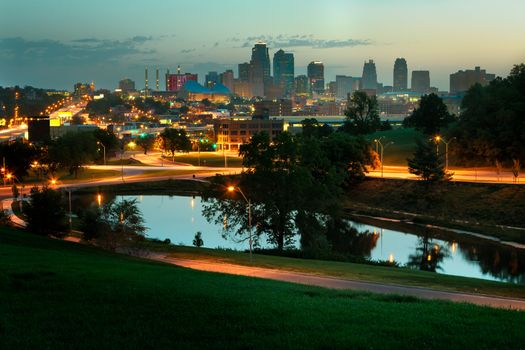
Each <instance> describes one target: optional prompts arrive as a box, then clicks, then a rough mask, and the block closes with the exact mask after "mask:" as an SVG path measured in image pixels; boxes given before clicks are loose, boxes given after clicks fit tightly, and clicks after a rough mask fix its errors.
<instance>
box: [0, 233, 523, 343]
mask: <svg viewBox="0 0 525 350" xmlns="http://www.w3.org/2000/svg"><path fill="white" fill-rule="evenodd" d="M0 257H1V259H0V300H1V301H0V341H1V345H2V346H1V347H2V348H3V349H71V348H75V349H109V348H112V349H144V348H147V349H175V348H177V349H210V348H223V349H224V348H227V349H246V348H261V349H268V348H274V349H278V348H324V349H327V348H345V349H348V348H356V349H386V348H398V349H405V348H414V347H416V346H417V347H421V348H424V349H469V348H476V349H495V348H498V349H519V348H523V344H525V333H524V332H523V326H524V325H525V313H524V312H517V311H507V310H497V309H491V308H482V307H477V306H473V305H466V304H453V303H448V302H440V301H420V300H417V299H415V298H412V297H399V296H390V295H372V294H367V293H356V292H350V291H335V290H326V289H321V288H316V287H308V286H302V285H295V284H289V283H283V282H277V281H268V280H261V279H254V278H247V277H240V276H230V275H221V274H213V273H207V272H199V271H192V270H188V269H183V268H178V267H174V266H170V265H166V264H161V263H155V262H147V261H144V260H140V259H135V258H131V257H126V256H120V255H116V254H111V253H108V252H104V251H101V250H98V249H95V248H91V247H87V246H82V245H77V244H74V243H69V242H64V241H57V240H51V239H46V238H40V237H35V236H32V235H30V234H28V233H25V232H23V231H17V230H12V229H6V228H1V229H0Z"/></svg>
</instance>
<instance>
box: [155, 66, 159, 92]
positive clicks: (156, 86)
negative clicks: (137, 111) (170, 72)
mask: <svg viewBox="0 0 525 350" xmlns="http://www.w3.org/2000/svg"><path fill="white" fill-rule="evenodd" d="M155 90H156V91H159V69H158V68H157V81H156V84H155Z"/></svg>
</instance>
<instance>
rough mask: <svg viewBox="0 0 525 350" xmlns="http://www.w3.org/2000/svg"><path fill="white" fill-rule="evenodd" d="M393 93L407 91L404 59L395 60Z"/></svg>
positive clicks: (406, 71)
mask: <svg viewBox="0 0 525 350" xmlns="http://www.w3.org/2000/svg"><path fill="white" fill-rule="evenodd" d="M393 87H394V91H406V90H407V89H408V66H407V61H406V60H405V59H404V58H398V59H396V62H395V63H394V86H393Z"/></svg>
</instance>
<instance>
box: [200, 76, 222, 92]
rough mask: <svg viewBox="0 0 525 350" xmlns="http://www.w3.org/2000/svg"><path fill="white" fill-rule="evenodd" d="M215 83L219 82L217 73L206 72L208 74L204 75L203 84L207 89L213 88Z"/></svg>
mask: <svg viewBox="0 0 525 350" xmlns="http://www.w3.org/2000/svg"><path fill="white" fill-rule="evenodd" d="M217 84H220V81H219V74H218V73H217V72H208V74H206V76H205V77H204V86H205V87H207V88H209V89H213V87H214V86H215V85H217Z"/></svg>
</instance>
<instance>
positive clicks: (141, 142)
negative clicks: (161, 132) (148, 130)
mask: <svg viewBox="0 0 525 350" xmlns="http://www.w3.org/2000/svg"><path fill="white" fill-rule="evenodd" d="M154 144H155V135H151V134H142V135H140V137H139V138H138V139H137V145H138V146H139V147H140V148H142V149H143V150H144V154H148V151H149V150H151V149H152V148H153V145H154Z"/></svg>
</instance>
